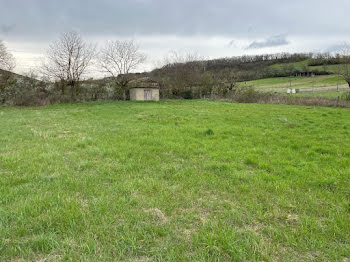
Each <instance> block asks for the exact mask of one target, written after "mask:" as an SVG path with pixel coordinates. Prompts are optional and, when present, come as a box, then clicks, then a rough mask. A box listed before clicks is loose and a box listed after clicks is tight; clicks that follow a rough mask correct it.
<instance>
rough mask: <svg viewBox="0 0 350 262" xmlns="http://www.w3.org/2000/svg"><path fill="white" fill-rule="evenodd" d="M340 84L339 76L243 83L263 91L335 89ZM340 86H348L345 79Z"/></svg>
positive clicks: (278, 78)
mask: <svg viewBox="0 0 350 262" xmlns="http://www.w3.org/2000/svg"><path fill="white" fill-rule="evenodd" d="M337 82H338V76H337V75H328V76H315V77H313V78H312V77H275V78H264V79H259V80H253V81H247V82H242V83H241V85H250V86H254V87H256V88H258V89H262V90H277V89H280V90H281V89H283V90H285V89H286V88H287V87H289V86H290V83H291V86H292V88H300V89H304V88H308V89H310V88H312V87H335V86H336V85H337ZM339 85H342V86H343V85H346V81H345V80H344V78H343V77H340V79H339Z"/></svg>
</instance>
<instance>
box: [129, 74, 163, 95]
mask: <svg viewBox="0 0 350 262" xmlns="http://www.w3.org/2000/svg"><path fill="white" fill-rule="evenodd" d="M129 90H130V100H133V101H159V83H158V82H156V81H153V80H151V79H150V78H148V77H145V78H140V79H136V80H133V81H131V82H130V83H129Z"/></svg>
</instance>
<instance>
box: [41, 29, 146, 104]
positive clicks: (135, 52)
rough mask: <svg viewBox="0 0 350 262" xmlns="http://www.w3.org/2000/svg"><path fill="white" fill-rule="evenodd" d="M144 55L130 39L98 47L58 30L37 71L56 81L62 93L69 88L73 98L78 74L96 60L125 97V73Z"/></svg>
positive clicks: (138, 63)
mask: <svg viewBox="0 0 350 262" xmlns="http://www.w3.org/2000/svg"><path fill="white" fill-rule="evenodd" d="M145 59H146V56H145V54H143V53H142V52H141V51H140V50H139V47H138V45H137V44H136V43H135V42H134V41H133V40H130V41H109V42H107V43H106V44H105V46H104V47H103V48H101V50H99V51H98V50H97V48H96V45H93V44H90V43H86V42H85V41H84V40H83V39H82V37H81V36H80V35H79V34H78V33H77V32H75V31H70V32H66V33H63V34H61V36H60V37H59V39H58V40H56V41H55V42H54V43H52V44H51V45H50V46H49V49H48V52H47V58H46V61H45V62H44V63H43V65H42V67H41V73H42V75H44V76H46V77H47V78H49V79H50V80H53V81H55V82H58V83H59V84H60V86H61V90H62V94H65V92H66V89H67V88H69V89H70V91H71V96H72V98H73V99H74V98H75V96H76V95H77V92H79V84H80V81H81V80H82V77H83V76H84V75H85V74H87V72H88V69H89V68H90V67H91V66H92V65H93V64H94V63H96V61H97V63H98V64H99V66H100V68H101V71H102V72H104V73H105V74H107V75H108V76H109V77H110V78H111V80H112V81H113V82H114V83H115V84H116V85H118V86H119V87H121V88H122V89H123V91H124V92H123V93H124V95H123V97H124V99H126V94H125V93H126V87H127V84H128V82H129V81H130V80H131V77H130V76H129V74H130V73H131V72H132V71H133V70H134V69H136V68H137V67H138V66H139V65H140V64H142V63H143V62H144V61H145Z"/></svg>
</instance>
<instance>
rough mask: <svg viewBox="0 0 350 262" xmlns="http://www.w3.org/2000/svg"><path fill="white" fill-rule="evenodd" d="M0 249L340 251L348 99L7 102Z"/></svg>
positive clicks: (158, 257)
mask: <svg viewBox="0 0 350 262" xmlns="http://www.w3.org/2000/svg"><path fill="white" fill-rule="evenodd" d="M0 126H1V128H0V261H61V260H63V261H346V260H345V259H346V258H348V259H349V258H350V175H349V174H350V147H349V146H348V145H349V144H350V111H349V110H348V109H341V108H321V107H304V106H286V105H259V104H234V103H224V102H210V101H162V102H159V103H152V102H151V103H136V102H116V103H86V104H64V105H54V106H48V107H37V108H10V107H0Z"/></svg>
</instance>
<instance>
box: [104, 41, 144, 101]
mask: <svg viewBox="0 0 350 262" xmlns="http://www.w3.org/2000/svg"><path fill="white" fill-rule="evenodd" d="M99 60H100V64H101V67H102V69H103V72H105V73H107V74H109V75H110V76H111V77H112V78H113V80H114V82H115V83H116V84H117V85H118V86H120V87H121V88H122V90H123V99H124V100H126V89H127V85H128V83H129V82H130V81H131V80H132V77H131V75H130V73H132V71H133V70H135V69H137V68H138V67H139V66H140V65H141V64H142V63H143V62H144V61H145V60H146V55H145V54H144V53H142V52H141V51H140V49H139V46H138V45H137V44H136V43H135V42H134V40H126V41H110V42H107V43H106V45H105V47H103V48H102V49H101V52H100V57H99Z"/></svg>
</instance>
